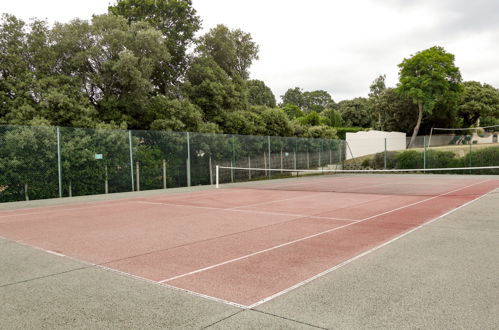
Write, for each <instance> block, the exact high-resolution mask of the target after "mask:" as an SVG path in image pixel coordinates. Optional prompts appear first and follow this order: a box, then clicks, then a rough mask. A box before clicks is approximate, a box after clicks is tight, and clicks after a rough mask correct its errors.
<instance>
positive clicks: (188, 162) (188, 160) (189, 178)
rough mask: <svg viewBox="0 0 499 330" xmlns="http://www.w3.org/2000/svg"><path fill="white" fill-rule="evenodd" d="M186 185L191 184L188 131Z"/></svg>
mask: <svg viewBox="0 0 499 330" xmlns="http://www.w3.org/2000/svg"><path fill="white" fill-rule="evenodd" d="M186 164H187V187H190V186H191V144H190V139H189V132H187V160H186Z"/></svg>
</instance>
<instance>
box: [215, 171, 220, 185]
mask: <svg viewBox="0 0 499 330" xmlns="http://www.w3.org/2000/svg"><path fill="white" fill-rule="evenodd" d="M219 182H220V167H219V166H218V165H216V166H215V188H216V189H218V188H220V184H219Z"/></svg>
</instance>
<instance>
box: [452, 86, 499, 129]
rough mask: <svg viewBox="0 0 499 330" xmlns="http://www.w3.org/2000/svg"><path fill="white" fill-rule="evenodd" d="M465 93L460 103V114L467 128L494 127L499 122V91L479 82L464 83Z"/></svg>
mask: <svg viewBox="0 0 499 330" xmlns="http://www.w3.org/2000/svg"><path fill="white" fill-rule="evenodd" d="M463 85H464V91H463V94H462V96H461V99H460V101H459V107H458V113H459V117H461V118H462V119H463V124H464V126H465V127H470V126H473V125H477V124H478V122H480V125H482V126H483V125H488V124H491V125H494V124H495V123H494V122H495V120H492V119H493V118H495V119H497V120H499V90H498V89H496V88H494V87H493V86H491V85H489V84H482V83H479V82H477V81H466V82H464V84H463Z"/></svg>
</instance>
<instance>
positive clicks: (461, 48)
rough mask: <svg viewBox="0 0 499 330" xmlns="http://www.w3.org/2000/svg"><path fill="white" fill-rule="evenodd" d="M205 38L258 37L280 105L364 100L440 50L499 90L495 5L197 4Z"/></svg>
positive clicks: (95, 6)
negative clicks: (228, 33)
mask: <svg viewBox="0 0 499 330" xmlns="http://www.w3.org/2000/svg"><path fill="white" fill-rule="evenodd" d="M2 2H3V3H2V4H1V5H0V12H2V13H4V12H7V13H10V14H14V15H16V16H17V17H20V18H23V19H25V20H28V19H29V18H30V17H37V18H46V19H48V20H49V22H54V21H59V22H67V21H69V20H71V19H72V18H75V17H79V18H82V19H89V18H91V16H92V14H101V13H105V12H106V10H107V6H108V4H109V3H110V2H111V3H114V0H86V1H80V0H44V1H40V0H13V1H8V2H7V1H2ZM193 5H194V8H195V9H196V10H197V11H198V14H199V16H200V17H201V19H202V20H203V31H201V33H203V32H206V31H207V30H209V29H210V28H212V27H214V26H215V25H217V24H225V25H227V26H229V27H230V28H232V29H235V28H239V29H241V30H243V31H245V32H249V33H251V35H252V36H253V40H254V41H255V42H256V43H257V44H258V45H259V46H260V54H259V55H260V59H259V60H258V61H256V62H255V63H254V64H253V66H252V67H251V78H253V79H261V80H263V81H265V83H266V84H267V85H268V86H269V87H270V88H271V89H272V90H273V92H274V94H275V95H276V97H277V98H278V99H279V97H280V96H281V95H283V94H284V92H285V91H286V90H287V89H288V88H293V87H301V88H303V89H304V90H309V91H310V90H317V89H323V90H326V91H328V92H329V93H330V94H331V95H332V97H333V99H334V100H335V101H340V100H343V99H349V98H353V97H357V96H367V93H368V91H369V85H370V84H371V82H372V81H373V80H374V79H375V78H376V77H377V76H378V75H379V74H386V75H387V83H388V85H389V86H395V84H396V83H397V78H398V68H397V65H398V64H399V63H400V62H401V61H402V60H403V59H404V57H409V56H411V55H413V54H414V53H416V52H417V51H420V50H424V49H426V48H429V47H432V46H434V45H438V46H442V47H444V48H445V49H446V50H447V51H448V52H450V53H452V54H454V55H455V56H456V64H457V65H458V66H459V67H460V69H461V73H462V75H463V79H464V80H477V81H481V82H486V83H489V84H491V85H493V86H495V87H499V19H498V18H499V1H498V0H473V1H470V0H418V1H415V0H355V1H333V0H310V1H308V2H305V1H302V0H300V1H298V0H251V1H249V0H193Z"/></svg>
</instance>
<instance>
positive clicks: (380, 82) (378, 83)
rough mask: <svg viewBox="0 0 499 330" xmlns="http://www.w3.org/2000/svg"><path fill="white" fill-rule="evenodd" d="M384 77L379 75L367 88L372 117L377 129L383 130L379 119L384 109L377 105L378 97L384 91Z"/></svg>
mask: <svg viewBox="0 0 499 330" xmlns="http://www.w3.org/2000/svg"><path fill="white" fill-rule="evenodd" d="M385 80H386V75H379V76H378V77H377V78H376V79H374V81H373V82H372V83H371V86H369V100H370V103H371V109H372V113H373V115H374V117H376V118H377V125H376V126H377V127H378V129H380V130H383V124H382V120H381V117H382V115H383V111H384V108H383V106H381V105H380V104H379V101H380V97H381V95H382V93H383V92H384V91H385V90H386V83H385Z"/></svg>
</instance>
